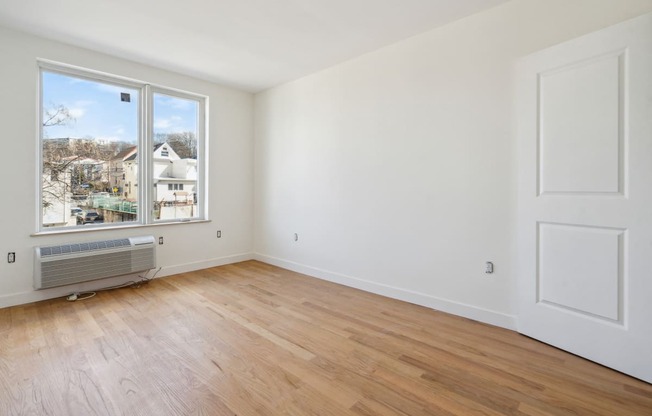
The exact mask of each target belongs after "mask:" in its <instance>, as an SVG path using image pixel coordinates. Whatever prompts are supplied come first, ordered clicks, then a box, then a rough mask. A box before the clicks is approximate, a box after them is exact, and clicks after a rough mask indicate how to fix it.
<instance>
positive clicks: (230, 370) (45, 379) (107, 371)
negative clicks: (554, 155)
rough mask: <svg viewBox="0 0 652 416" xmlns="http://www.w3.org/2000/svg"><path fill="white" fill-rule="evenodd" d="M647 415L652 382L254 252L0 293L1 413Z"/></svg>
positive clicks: (651, 401) (650, 408)
mask: <svg viewBox="0 0 652 416" xmlns="http://www.w3.org/2000/svg"><path fill="white" fill-rule="evenodd" d="M279 414H288V415H333V416H343V415H357V416H360V415H374V416H377V415H378V416H384V415H531V416H539V415H618V416H625V415H648V416H649V415H652V385H649V384H646V383H644V382H641V381H638V380H636V379H632V378H630V377H627V376H625V375H622V374H620V373H617V372H615V371H612V370H609V369H607V368H604V367H601V366H599V365H597V364H594V363H591V362H588V361H586V360H583V359H581V358H579V357H576V356H573V355H571V354H568V353H565V352H563V351H560V350H557V349H555V348H552V347H550V346H548V345H545V344H541V343H539V342H537V341H534V340H532V339H529V338H526V337H523V336H521V335H518V334H516V333H514V332H511V331H508V330H504V329H500V328H495V327H491V326H488V325H484V324H480V323H477V322H474V321H470V320H467V319H464V318H459V317H455V316H451V315H447V314H444V313H440V312H436V311H433V310H430V309H427V308H423V307H419V306H415V305H411V304H407V303H403V302H400V301H396V300H392V299H387V298H383V297H380V296H376V295H373V294H369V293H365V292H362V291H358V290H355V289H351V288H346V287H343V286H339V285H335V284H332V283H328V282H324V281H320V280H317V279H313V278H309V277H306V276H303V275H300V274H297V273H293V272H289V271H286V270H282V269H279V268H276V267H273V266H269V265H266V264H263V263H259V262H255V261H251V262H245V263H240V264H234V265H229V266H223V267H217V268H213V269H208V270H202V271H198V272H192V273H186V274H181V275H177V276H173V277H167V278H163V279H157V280H155V281H152V282H151V283H149V284H147V285H144V286H142V287H141V288H139V289H120V290H113V291H107V292H100V293H98V295H97V296H96V297H94V298H92V299H89V300H85V301H78V302H67V301H66V300H64V299H57V300H51V301H45V302H39V303H35V304H29V305H23V306H18V307H13V308H6V309H0V415H64V416H67V415H84V416H86V415H148V416H150V415H156V416H160V415H279Z"/></svg>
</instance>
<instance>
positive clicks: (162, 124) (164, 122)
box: [154, 116, 183, 130]
mask: <svg viewBox="0 0 652 416" xmlns="http://www.w3.org/2000/svg"><path fill="white" fill-rule="evenodd" d="M181 121H183V119H182V118H181V117H179V116H172V117H170V118H156V119H155V120H154V128H155V129H161V130H165V129H168V130H174V128H175V127H177V128H178V127H180V126H179V124H180V122H181Z"/></svg>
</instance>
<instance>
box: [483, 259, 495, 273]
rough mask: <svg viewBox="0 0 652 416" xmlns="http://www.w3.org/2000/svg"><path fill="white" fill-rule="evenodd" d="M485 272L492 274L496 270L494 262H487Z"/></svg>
mask: <svg viewBox="0 0 652 416" xmlns="http://www.w3.org/2000/svg"><path fill="white" fill-rule="evenodd" d="M484 272H485V273H487V274H491V273H493V272H494V264H493V263H492V262H490V261H488V262H486V263H485V265H484Z"/></svg>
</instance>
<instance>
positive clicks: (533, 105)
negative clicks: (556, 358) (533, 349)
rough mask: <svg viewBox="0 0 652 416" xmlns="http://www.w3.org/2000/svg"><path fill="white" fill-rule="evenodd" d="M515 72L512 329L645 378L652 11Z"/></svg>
mask: <svg viewBox="0 0 652 416" xmlns="http://www.w3.org/2000/svg"><path fill="white" fill-rule="evenodd" d="M517 76H518V88H517V104H518V106H517V111H518V131H517V134H518V142H519V153H518V157H519V168H518V170H519V198H518V201H519V208H518V215H519V219H518V221H519V237H518V241H519V292H518V297H519V305H518V307H519V309H518V330H519V332H521V333H523V334H526V335H528V336H531V337H533V338H536V339H540V340H542V341H544V342H547V343H549V344H552V345H555V346H557V347H560V348H562V349H565V350H568V351H570V352H573V353H575V354H577V355H580V356H583V357H586V358H588V359H591V360H593V361H596V362H599V363H602V364H604V365H607V366H609V367H612V368H615V369H617V370H619V371H622V372H625V373H627V374H630V375H633V376H635V377H638V378H641V379H643V380H646V381H648V382H652V14H650V15H645V16H641V17H639V18H636V19H634V20H631V21H628V22H625V23H622V24H619V25H616V26H613V27H610V28H607V29H604V30H602V31H599V32H596V33H593V34H590V35H587V36H584V37H582V38H579V39H576V40H573V41H570V42H566V43H564V44H561V45H557V46H555V47H552V48H550V49H546V50H544V51H541V52H537V53H535V54H533V55H530V56H528V57H526V58H524V59H522V60H521V61H520V62H519V64H518V66H517Z"/></svg>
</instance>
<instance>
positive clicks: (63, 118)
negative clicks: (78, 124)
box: [43, 104, 75, 127]
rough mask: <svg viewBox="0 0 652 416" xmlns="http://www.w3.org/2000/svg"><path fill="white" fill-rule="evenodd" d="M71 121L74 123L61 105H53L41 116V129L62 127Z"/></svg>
mask: <svg viewBox="0 0 652 416" xmlns="http://www.w3.org/2000/svg"><path fill="white" fill-rule="evenodd" d="M72 121H75V118H74V117H73V116H72V114H70V110H68V108H67V107H66V106H64V105H63V104H59V105H55V106H54V107H52V108H50V109H48V110H46V111H45V114H43V127H52V126H63V125H66V124H68V123H70V122H72Z"/></svg>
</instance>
